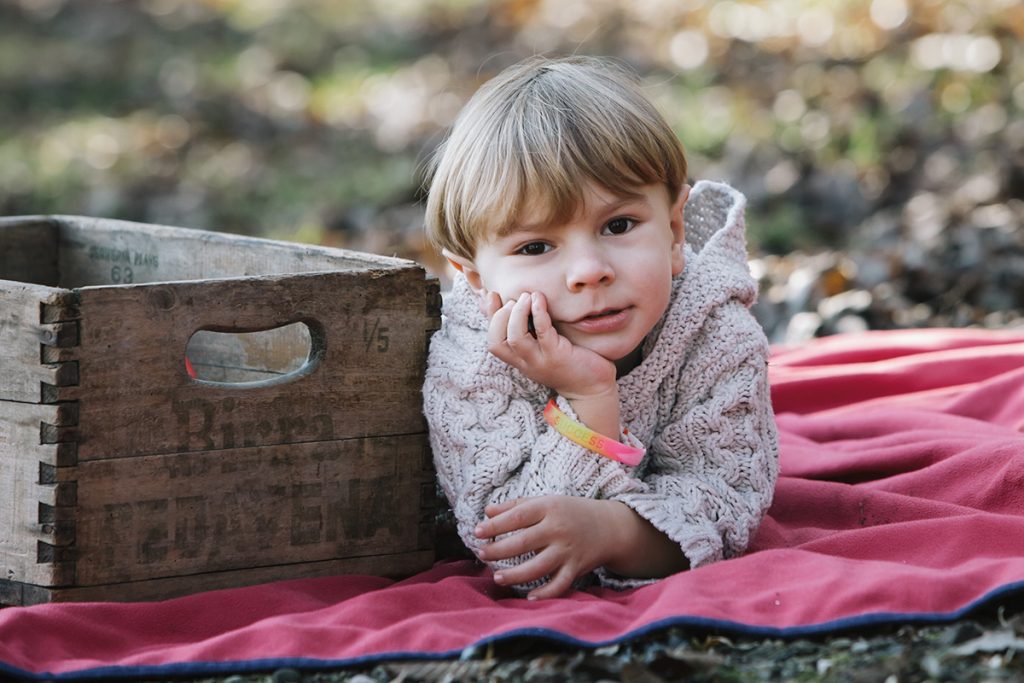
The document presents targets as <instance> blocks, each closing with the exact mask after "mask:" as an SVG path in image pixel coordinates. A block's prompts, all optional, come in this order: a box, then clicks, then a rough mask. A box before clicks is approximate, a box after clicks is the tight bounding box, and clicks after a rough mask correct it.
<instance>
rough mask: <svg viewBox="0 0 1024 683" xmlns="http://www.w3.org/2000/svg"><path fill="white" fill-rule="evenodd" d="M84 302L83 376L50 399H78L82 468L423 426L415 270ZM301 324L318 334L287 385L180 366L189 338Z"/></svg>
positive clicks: (100, 292)
mask: <svg viewBox="0 0 1024 683" xmlns="http://www.w3.org/2000/svg"><path fill="white" fill-rule="evenodd" d="M417 290H418V291H419V292H420V294H419V295H418V296H415V297H414V296H410V294H409V292H416V291H417ZM79 294H80V297H81V303H80V308H81V314H82V322H81V345H80V346H79V347H78V348H77V350H76V351H77V354H78V368H79V374H80V377H81V379H80V381H79V384H78V385H77V386H70V387H65V388H63V390H62V391H61V392H60V393H59V399H60V400H78V401H80V402H81V407H80V410H81V416H82V417H81V439H80V444H79V458H80V459H81V460H92V459H100V458H111V457H130V456H134V455H142V454H152V453H171V452H186V451H199V450H207V449H222V448H233V447H239V446H259V445H269V444H275V443H295V442H306V441H329V440H334V439H346V438H353V437H361V436H373V435H387V434H409V433H415V432H423V431H425V426H424V422H423V416H422V408H421V406H422V397H421V394H420V390H421V386H422V373H423V367H424V365H425V361H426V345H427V338H428V335H429V333H430V329H431V327H432V326H433V325H434V322H433V318H432V316H430V315H428V314H427V306H426V301H427V298H428V295H429V292H428V287H427V283H426V282H425V281H424V280H423V278H422V271H419V270H418V269H416V268H407V269H403V270H392V271H379V272H376V273H371V274H370V276H369V277H367V275H366V274H363V273H355V272H351V271H344V272H335V273H323V274H316V275H311V274H305V275H288V276H270V277H264V278H242V279H238V280H225V281H221V282H219V283H218V286H217V287H210V286H209V283H207V282H203V281H198V282H180V283H164V284H161V285H159V286H155V285H154V286H147V285H140V286H133V287H109V288H83V289H82V290H80V292H79ZM296 321H303V322H306V323H307V324H308V325H309V326H310V327H311V329H315V330H316V331H317V334H315V335H314V337H315V338H314V344H315V345H316V349H315V351H314V355H315V359H314V361H313V362H312V363H311V364H310V366H307V367H308V369H304V370H302V371H300V373H299V376H298V377H293V378H292V379H291V380H290V381H289V380H288V379H287V378H285V381H284V382H275V381H271V382H267V383H263V384H257V385H250V386H244V387H241V388H240V387H238V386H232V385H228V384H211V383H204V382H197V381H195V380H193V379H191V378H190V377H188V375H187V373H186V371H185V365H184V359H185V348H186V345H187V342H188V338H189V337H190V336H191V334H192V333H193V332H194V331H196V330H199V329H212V330H219V331H245V330H257V329H267V328H274V327H279V326H281V325H285V324H289V323H292V322H296Z"/></svg>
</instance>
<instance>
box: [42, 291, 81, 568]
mask: <svg viewBox="0 0 1024 683" xmlns="http://www.w3.org/2000/svg"><path fill="white" fill-rule="evenodd" d="M80 321H81V314H80V312H79V307H78V298H77V296H76V295H75V294H74V293H73V292H68V293H66V294H64V295H60V296H58V297H55V298H54V299H52V300H50V301H46V302H42V303H41V304H40V307H39V323H40V335H39V342H40V346H39V349H40V353H39V358H40V362H41V363H42V364H43V365H45V366H46V367H47V368H49V369H50V370H52V374H51V378H52V379H53V382H52V383H50V382H42V383H41V387H40V402H41V403H44V404H49V405H53V406H54V407H55V411H54V412H53V418H52V419H53V422H40V424H39V443H40V444H41V445H46V446H50V447H52V449H53V458H52V459H51V460H50V461H49V462H40V463H39V485H40V486H42V487H45V488H46V489H48V490H49V494H48V495H47V496H46V500H40V501H39V503H38V509H37V522H38V529H39V531H40V533H41V537H40V539H39V540H38V542H37V545H36V562H37V563H39V564H48V565H50V567H51V571H52V581H53V583H54V585H71V584H73V583H74V581H75V552H76V547H75V508H76V506H77V504H78V484H77V482H76V481H75V472H76V467H77V465H78V441H79V432H78V419H79V404H78V401H77V400H67V398H66V392H65V388H66V387H73V386H77V385H78V382H79V377H78V369H79V367H78V360H77V349H78V346H79V342H80Z"/></svg>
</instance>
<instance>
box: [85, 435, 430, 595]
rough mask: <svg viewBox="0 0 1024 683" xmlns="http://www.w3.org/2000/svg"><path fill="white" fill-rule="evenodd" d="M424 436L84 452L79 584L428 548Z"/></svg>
mask: <svg viewBox="0 0 1024 683" xmlns="http://www.w3.org/2000/svg"><path fill="white" fill-rule="evenodd" d="M425 438H426V437H425V436H424V435H422V434H416V435H411V436H400V437H375V438H366V439H347V440H342V441H332V442H324V443H308V444H293V445H292V446H290V447H289V448H287V449H282V448H277V447H264V448H240V449H233V450H231V451H206V452H201V453H176V454H165V455H156V456H140V457H135V458H115V459H110V460H98V461H91V462H82V463H80V464H79V467H78V468H77V470H78V471H77V473H76V480H77V488H78V500H77V511H76V523H77V542H76V549H75V551H76V560H77V563H78V568H77V572H76V579H77V584H78V585H81V586H88V585H99V584H106V583H124V582H130V581H139V580H145V579H152V578H160V577H166V576H178V575H195V574H201V573H204V572H213V571H224V570H228V569H243V568H251V567H258V566H265V565H284V564H297V563H306V562H318V561H323V560H330V559H334V558H338V557H373V556H380V555H387V554H389V553H390V552H391V551H392V550H393V549H394V548H408V549H418V550H429V549H430V548H431V543H432V539H429V538H421V533H420V532H421V526H420V525H421V521H427V520H422V519H421V515H423V510H428V511H429V510H430V509H432V507H431V506H432V505H433V501H432V499H431V498H430V496H432V495H433V472H432V470H431V468H430V463H429V461H428V460H427V458H426V456H425V455H424V453H425V449H426V441H425ZM428 489H429V491H428ZM428 494H429V495H428ZM421 497H422V498H423V500H422V503H421V504H419V505H410V504H409V502H410V501H419V500H420V499H421ZM421 508H422V509H421Z"/></svg>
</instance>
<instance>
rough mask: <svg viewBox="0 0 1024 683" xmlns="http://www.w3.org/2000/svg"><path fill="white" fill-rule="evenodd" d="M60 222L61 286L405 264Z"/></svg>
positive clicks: (121, 224)
mask: <svg viewBox="0 0 1024 683" xmlns="http://www.w3.org/2000/svg"><path fill="white" fill-rule="evenodd" d="M54 219H55V220H58V221H59V222H60V226H61V228H60V250H59V251H60V286H61V287H65V288H68V289H72V288H77V287H86V286H94V285H110V284H114V285H120V284H140V283H149V282H162V281H175V280H208V279H211V278H225V277H249V276H260V275H282V274H288V273H310V272H322V271H333V270H369V269H374V268H380V267H381V266H382V265H386V266H388V267H401V266H402V265H408V264H409V262H408V261H404V260H402V259H394V258H388V257H384V256H380V257H378V256H376V255H369V254H362V253H360V252H355V251H348V250H344V249H324V248H322V247H315V246H308V245H301V244H294V243H286V242H278V241H274V240H265V239H261V238H256V237H242V236H239V235H228V234H224V233H217V232H206V231H202V230H190V229H187V228H174V227H169V226H161V225H148V224H145V225H144V224H139V223H132V222H129V221H113V220H107V219H98V218H83V217H78V216H55V217H54Z"/></svg>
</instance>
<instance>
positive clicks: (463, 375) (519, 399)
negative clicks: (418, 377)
mask: <svg viewBox="0 0 1024 683" xmlns="http://www.w3.org/2000/svg"><path fill="white" fill-rule="evenodd" d="M446 322H449V323H450V321H446ZM479 340H480V335H479V333H477V332H476V331H474V330H471V329H468V328H466V327H464V326H460V325H458V324H447V325H443V326H442V328H441V330H439V331H438V332H437V333H435V334H434V336H433V338H432V339H431V344H430V355H429V362H428V368H427V374H426V379H425V383H424V388H423V397H424V414H425V415H426V418H427V424H428V426H429V430H430V442H431V448H432V450H433V456H434V464H435V466H436V468H437V474H438V480H439V482H440V485H441V487H442V489H443V490H444V493H445V495H446V497H447V498H448V501H449V502H450V504H451V506H452V511H453V513H454V516H455V521H456V528H457V530H458V534H459V536H460V538H461V539H462V542H463V543H464V544H465V545H466V546H467V547H468V548H469V549H471V550H474V549H476V548H478V547H479V546H480V542H479V541H478V539H477V538H476V537H475V536H474V535H473V528H474V527H475V526H476V525H477V524H478V523H479V522H480V521H482V520H483V519H484V508H485V507H486V506H487V505H488V504H490V503H501V502H504V501H507V500H511V499H515V498H519V497H527V496H543V495H553V494H554V495H557V494H561V495H571V496H579V497H587V498H598V497H610V496H613V495H617V494H625V493H627V492H634V493H639V492H642V491H645V490H647V486H646V485H645V484H643V483H642V482H641V481H640V480H639V479H637V478H636V477H635V476H634V474H633V469H634V468H631V467H627V466H625V465H622V464H620V463H618V462H614V461H612V460H609V459H607V458H604V457H602V456H600V455H597V454H595V453H593V452H591V451H588V450H586V449H584V448H582V447H580V446H578V445H576V444H575V443H573V442H571V441H569V440H568V439H566V438H565V437H563V436H562V435H561V434H559V433H558V432H556V431H555V430H554V429H552V428H551V427H550V426H549V425H548V424H547V422H545V420H544V417H543V407H544V404H545V403H546V402H547V398H548V393H547V389H546V388H544V387H543V386H541V385H539V384H536V383H534V382H532V381H531V380H528V379H527V378H525V377H524V376H523V375H522V374H520V373H519V372H518V371H516V370H514V369H513V368H511V367H510V366H508V365H506V364H505V363H504V362H502V361H501V360H499V359H497V358H495V357H494V356H492V355H491V354H490V353H488V352H487V351H486V349H485V348H484V347H483V343H484V342H481V341H479ZM558 401H559V407H560V408H561V409H562V410H563V411H565V412H566V413H567V414H569V415H570V416H573V417H575V416H574V415H573V411H572V408H571V406H570V405H569V404H568V402H567V401H565V400H564V399H562V398H559V399H558ZM525 559H527V557H526V556H520V557H518V558H515V559H514V560H512V561H504V562H498V563H493V566H494V567H495V568H497V567H508V566H513V565H515V564H519V563H520V562H522V561H524V560H525Z"/></svg>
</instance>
